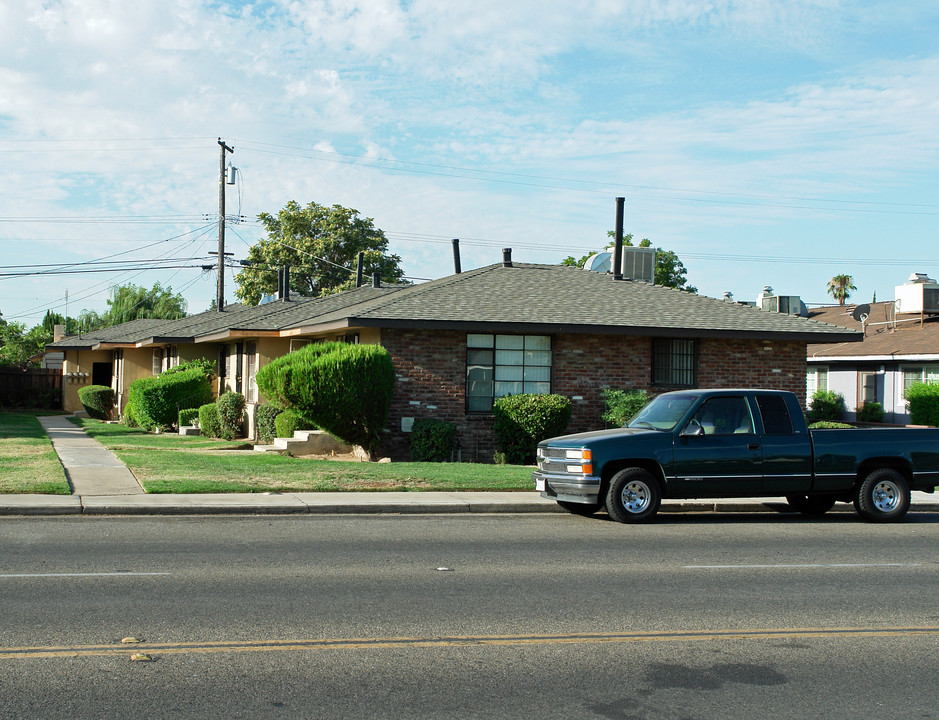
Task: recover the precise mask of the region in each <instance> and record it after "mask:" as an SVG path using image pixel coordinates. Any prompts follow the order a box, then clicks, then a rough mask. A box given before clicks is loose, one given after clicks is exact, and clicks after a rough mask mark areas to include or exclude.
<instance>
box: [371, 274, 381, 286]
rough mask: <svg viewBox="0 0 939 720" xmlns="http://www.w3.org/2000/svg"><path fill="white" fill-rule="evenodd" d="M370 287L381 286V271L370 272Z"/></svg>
mask: <svg viewBox="0 0 939 720" xmlns="http://www.w3.org/2000/svg"><path fill="white" fill-rule="evenodd" d="M372 287H373V288H380V287H381V273H379V272H373V273H372Z"/></svg>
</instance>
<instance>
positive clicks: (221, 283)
mask: <svg viewBox="0 0 939 720" xmlns="http://www.w3.org/2000/svg"><path fill="white" fill-rule="evenodd" d="M218 146H219V160H218V289H217V290H216V293H215V306H216V309H217V310H218V311H219V312H222V310H224V309H225V152H226V151H228V152H230V153H233V152H235V148H231V147H228V145H226V144H225V143H224V142H223V141H222V138H219V139H218Z"/></svg>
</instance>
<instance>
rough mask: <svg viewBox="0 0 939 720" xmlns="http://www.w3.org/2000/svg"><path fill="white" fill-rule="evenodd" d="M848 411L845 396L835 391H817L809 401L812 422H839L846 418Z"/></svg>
mask: <svg viewBox="0 0 939 720" xmlns="http://www.w3.org/2000/svg"><path fill="white" fill-rule="evenodd" d="M846 409H847V408H846V407H845V404H844V395H842V394H841V393H838V392H835V391H834V390H816V391H815V393H814V394H813V395H812V399H811V400H809V414H810V415H811V417H812V420H834V421H836V422H837V421H839V420H841V419H842V418H843V417H844V414H845V411H846Z"/></svg>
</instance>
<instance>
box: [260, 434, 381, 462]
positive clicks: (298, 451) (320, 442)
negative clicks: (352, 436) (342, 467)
mask: <svg viewBox="0 0 939 720" xmlns="http://www.w3.org/2000/svg"><path fill="white" fill-rule="evenodd" d="M254 449H255V450H257V451H259V452H280V453H286V454H289V455H333V454H335V455H346V454H348V453H355V454H356V455H359V456H362V455H364V451H362V450H361V448H356V447H355V446H353V445H345V444H344V443H341V442H340V441H339V440H337V439H336V438H334V437H333V436H332V435H330V434H329V433H328V432H325V431H323V430H296V431H294V434H293V437H292V438H274V443H273V444H272V445H255V446H254ZM365 457H366V458H367V456H365Z"/></svg>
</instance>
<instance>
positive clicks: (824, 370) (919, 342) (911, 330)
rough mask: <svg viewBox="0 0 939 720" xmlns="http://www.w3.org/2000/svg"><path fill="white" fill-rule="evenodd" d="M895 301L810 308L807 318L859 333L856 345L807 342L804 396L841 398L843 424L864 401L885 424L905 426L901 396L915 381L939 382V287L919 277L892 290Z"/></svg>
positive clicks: (907, 418)
mask: <svg viewBox="0 0 939 720" xmlns="http://www.w3.org/2000/svg"><path fill="white" fill-rule="evenodd" d="M895 296H896V299H895V300H890V301H887V302H876V303H870V304H864V305H834V306H828V307H820V308H813V309H812V310H809V317H810V318H811V319H812V320H818V321H821V322H826V323H830V324H832V325H840V326H842V327H847V328H852V329H856V330H863V331H864V333H865V335H864V341H863V342H861V343H824V344H810V345H809V346H808V348H807V358H806V360H807V363H808V369H807V378H806V397H807V398H811V397H812V394H813V393H814V392H815V391H816V390H834V391H836V392H838V393H841V394H842V395H843V396H844V400H845V405H846V406H847V408H848V417H847V418H846V419H847V420H854V419H855V418H856V412H857V409H858V408H860V407H862V406H863V405H864V403H865V402H879V403H880V404H881V405H883V408H884V412H885V417H884V421H885V422H888V423H895V424H906V423H909V422H910V415H909V407H908V405H907V402H906V397H905V393H906V390H907V388H909V387H910V385H912V384H913V383H914V382H922V381H929V382H935V383H939V284H937V283H936V281H934V280H932V279H930V278H928V277H927V276H926V275H923V274H919V273H917V274H914V275H912V276H911V277H910V280H909V282H907V283H906V284H904V285H899V286H897V287H896V289H895Z"/></svg>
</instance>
